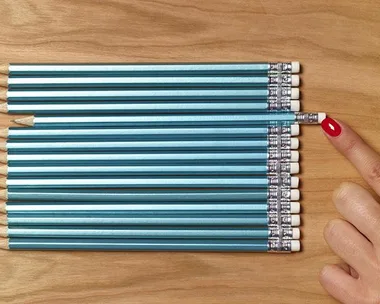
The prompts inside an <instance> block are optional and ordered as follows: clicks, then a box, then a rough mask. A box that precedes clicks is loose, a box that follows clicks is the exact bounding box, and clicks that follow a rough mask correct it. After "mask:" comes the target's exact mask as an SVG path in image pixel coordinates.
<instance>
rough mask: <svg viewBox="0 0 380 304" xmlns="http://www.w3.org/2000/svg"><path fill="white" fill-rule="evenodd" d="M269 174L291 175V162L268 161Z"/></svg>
mask: <svg viewBox="0 0 380 304" xmlns="http://www.w3.org/2000/svg"><path fill="white" fill-rule="evenodd" d="M267 166H268V174H277V173H290V162H289V160H285V161H280V160H270V161H268V165H267Z"/></svg>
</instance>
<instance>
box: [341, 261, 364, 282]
mask: <svg viewBox="0 0 380 304" xmlns="http://www.w3.org/2000/svg"><path fill="white" fill-rule="evenodd" d="M336 266H337V267H339V268H341V269H343V270H344V271H345V272H346V273H347V274H349V275H350V276H352V277H353V278H354V279H357V278H359V274H358V273H357V271H356V270H355V269H354V268H352V267H351V266H350V265H348V264H347V263H344V262H342V263H339V264H336Z"/></svg>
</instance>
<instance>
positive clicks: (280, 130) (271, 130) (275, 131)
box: [268, 126, 291, 135]
mask: <svg viewBox="0 0 380 304" xmlns="http://www.w3.org/2000/svg"><path fill="white" fill-rule="evenodd" d="M281 134H289V135H290V134H291V128H290V126H281V127H278V126H270V127H268V135H281Z"/></svg>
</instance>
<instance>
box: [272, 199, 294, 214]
mask: <svg viewBox="0 0 380 304" xmlns="http://www.w3.org/2000/svg"><path fill="white" fill-rule="evenodd" d="M291 209H292V208H291V202H290V201H288V202H281V201H279V202H277V200H276V201H274V202H268V203H267V212H268V213H282V214H290V213H291V211H292V210H291Z"/></svg>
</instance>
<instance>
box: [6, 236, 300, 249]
mask: <svg viewBox="0 0 380 304" xmlns="http://www.w3.org/2000/svg"><path fill="white" fill-rule="evenodd" d="M300 247H301V245H300V242H299V241H298V240H282V241H279V240H206V241H205V240H176V239H174V240H157V239H154V240H149V239H147V240H126V239H75V238H74V239H73V238H62V239H54V238H2V239H0V248H3V249H10V250H103V251H108V250H113V251H123V250H128V251H223V252H226V251H230V252H293V251H300Z"/></svg>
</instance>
